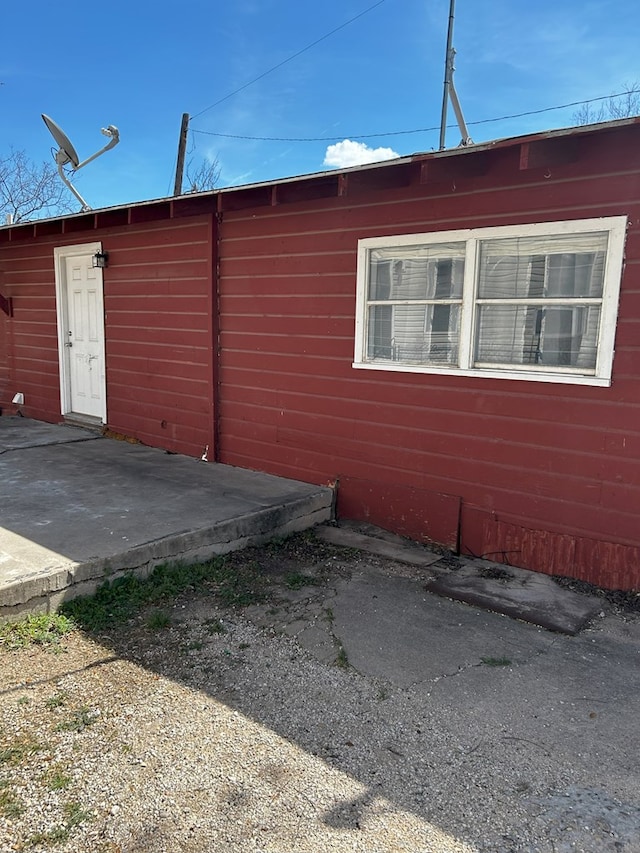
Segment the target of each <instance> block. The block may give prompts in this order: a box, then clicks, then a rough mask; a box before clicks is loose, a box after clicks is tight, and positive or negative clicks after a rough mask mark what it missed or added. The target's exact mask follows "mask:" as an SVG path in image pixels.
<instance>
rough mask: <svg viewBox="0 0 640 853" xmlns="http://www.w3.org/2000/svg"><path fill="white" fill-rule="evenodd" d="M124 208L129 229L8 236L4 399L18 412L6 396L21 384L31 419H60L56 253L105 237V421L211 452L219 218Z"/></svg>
mask: <svg viewBox="0 0 640 853" xmlns="http://www.w3.org/2000/svg"><path fill="white" fill-rule="evenodd" d="M133 211H134V212H135V211H137V209H135V208H134V209H133ZM167 211H168V207H167ZM124 213H125V214H127V212H126V211H125V212H124ZM162 213H163V212H162V211H160V214H162ZM116 215H120V216H121V215H122V212H120V211H118V212H116V213H114V214H112V216H116ZM135 215H137V216H140V212H139V211H137V213H134V216H135ZM158 215H159V214H158ZM105 216H106V215H105ZM128 216H129V221H128V223H127V224H126V226H125V227H123V226H118V227H103V228H99V229H95V228H87V229H86V230H74V231H73V233H71V234H64V233H59V234H53V235H48V236H46V237H44V238H42V239H37V238H36V239H33V238H32V237H29V231H28V230H26V229H25V231H24V232H22V233H24V236H25V239H23V240H19V239H12V241H11V242H10V243H4V244H0V257H1V258H2V265H3V268H4V270H5V275H4V285H3V287H4V292H5V295H6V296H12V297H13V308H14V316H13V317H12V318H11V319H10V320H9V321H8V322H7V321H3V320H0V323H3V325H4V327H5V329H10V332H11V335H12V339H11V340H12V342H13V343H12V345H11V347H10V353H9V356H8V357H7V356H5V359H4V364H3V361H2V353H3V349H2V348H0V381H1V379H2V376H3V372H4V375H5V376H6V377H7V379H6V380H5V384H6V391H5V392H4V398H2V399H0V405H2V406H3V409H4V408H5V406H7V408H6V411H7V412H10V411H12V410H13V409H12V407H9V405H8V404H9V401H10V399H11V397H12V396H13V394H14V393H15V392H16V391H22V392H23V393H24V395H25V406H24V408H23V412H24V414H25V415H26V416H27V417H32V418H36V419H40V420H45V421H50V422H53V423H56V422H59V421H61V420H62V417H61V414H60V391H59V371H58V341H57V326H56V300H55V270H54V259H53V250H54V247H55V246H62V245H65V244H82V243H89V242H93V241H96V240H101V241H102V244H103V248H104V249H105V250H106V251H108V253H109V266H108V268H107V269H105V270H104V304H105V323H106V341H105V348H106V371H107V425H108V427H109V429H110V430H111V432H112V433H114V434H118V435H121V436H126V437H128V438H132V439H135V440H138V441H141V442H142V443H144V444H149V445H154V446H157V447H163V448H165V449H167V450H170V451H174V452H177V453H185V454H188V455H191V456H200V455H202V453H203V452H204V449H205V447H206V446H207V445H209V446H210V447H211V452H213V447H212V444H213V439H212V436H213V411H212V400H213V367H212V346H211V342H212V339H213V338H212V336H213V331H212V324H213V310H212V304H213V299H212V251H213V239H212V221H213V218H212V216H211V215H206V216H200V217H189V218H184V219H179V220H171V219H169V218H168V217H165V216H164V215H162V217H161V219H160V220H159V221H143V222H135V221H134V222H131V221H130V217H131V214H130V213H129V214H128ZM146 216H149V213H148V212H147V213H146ZM83 221H86V223H87V225H95V221H94V220H93V215H88V216H87V217H86V218H85V220H79V221H77V220H68V223H70V227H71V226H75V229H77V228H78V225H82V223H83ZM107 221H108V220H107ZM37 227H38V226H36V228H37ZM20 233H21V232H18V234H20ZM36 234H37V231H36ZM0 331H2V326H0ZM8 339H9V338H8V336H7V338H5V340H8ZM0 388H2V386H1V385H0Z"/></svg>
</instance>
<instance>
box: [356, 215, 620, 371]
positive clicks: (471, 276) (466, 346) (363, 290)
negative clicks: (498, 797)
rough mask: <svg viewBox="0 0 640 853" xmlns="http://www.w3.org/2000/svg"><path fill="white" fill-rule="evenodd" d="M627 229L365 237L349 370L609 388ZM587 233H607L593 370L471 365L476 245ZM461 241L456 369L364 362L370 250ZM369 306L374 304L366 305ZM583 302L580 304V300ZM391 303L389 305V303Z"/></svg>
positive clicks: (588, 226) (592, 223)
mask: <svg viewBox="0 0 640 853" xmlns="http://www.w3.org/2000/svg"><path fill="white" fill-rule="evenodd" d="M626 230H627V217H626V216H609V217H602V218H597V219H577V220H568V221H563V222H542V223H534V224H526V225H507V226H496V227H489V228H472V229H463V230H457V231H434V232H429V233H426V234H403V235H394V236H390V237H368V238H365V239H362V240H359V241H358V268H357V279H356V281H357V290H356V327H355V355H354V361H353V365H352V366H353V367H354V368H357V369H365V370H386V371H390V370H391V371H396V372H399V373H430V374H441V375H454V376H482V377H485V378H490V379H520V380H524V381H529V382H559V383H567V384H573V385H600V386H609V385H611V373H612V369H613V356H614V343H615V333H616V323H617V316H618V299H619V295H620V282H621V279H622V270H623V263H624V243H625V237H626ZM590 232H592V233H593V232H607V234H608V242H607V253H606V259H605V267H604V284H603V293H602V300H601V303H600V304H601V315H600V324H599V330H598V341H597V358H596V366H595V370H587V369H585V370H584V371H580V370H578V369H576V368H570V369H565V368H563V367H546V368H542V369H541V368H536V370H535V371H534V370H531V369H527V365H523V366H522V368H519V367H518V366H517V365H509V366H508V367H504V368H503V367H495V366H491V367H487V366H475V365H474V364H473V358H474V353H473V350H474V340H475V330H476V325H475V324H476V321H477V315H478V312H477V310H476V309H477V306H478V305H479V304H481V303H479V302H478V299H477V288H478V277H479V244H480V241H484V240H492V239H500V238H504V239H508V238H514V237H553V236H557V235H564V236H571V235H576V236H578V235H580V234H585V233H590ZM454 242H464V243H465V244H466V254H465V271H464V285H463V295H462V309H461V310H462V314H461V318H460V340H459V354H458V364H457V365H451V366H449V365H446V364H426V363H422V364H415V363H407V362H401V361H393V360H391V359H389V360H383V359H380V358H377V359H376V360H375V361H374V360H368V358H367V350H368V341H367V335H368V322H367V317H368V307H369V299H368V294H369V274H370V253H371V251H372V250H373V249H381V248H393V247H396V246H407V247H414V246H421V245H424V246H430V245H435V244H438V243H454ZM371 301H372V302H375V300H371ZM582 301H584V300H582ZM390 304H393V301H390Z"/></svg>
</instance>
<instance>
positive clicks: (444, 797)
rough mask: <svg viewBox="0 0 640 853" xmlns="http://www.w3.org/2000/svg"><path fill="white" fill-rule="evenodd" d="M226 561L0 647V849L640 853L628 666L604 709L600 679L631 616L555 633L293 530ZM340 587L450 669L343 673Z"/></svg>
mask: <svg viewBox="0 0 640 853" xmlns="http://www.w3.org/2000/svg"><path fill="white" fill-rule="evenodd" d="M228 566H229V568H230V569H231V570H232V571H231V572H230V574H229V577H233V578H239V580H238V582H235V581H234V582H233V583H228V582H227V581H220V580H218V581H215V582H209V583H201V584H200V585H199V586H198V588H197V589H193V590H186V591H184V592H182V593H180V594H178V595H176V596H174V597H172V598H169V599H165V600H161V601H158V602H155V603H153V604H151V605H145V606H144V607H143V608H142V609H141V610H139V611H138V612H137V613H136V614H135V615H134V616H132V618H130V619H129V620H128V621H126V622H124V623H118V624H113V625H106V626H104V627H101V628H100V629H93V630H85V631H74V632H73V633H71V634H70V635H68V636H67V637H64V638H63V639H62V640H61V642H60V646H59V647H57V648H54V649H52V648H45V647H38V646H29V647H26V648H22V649H15V650H9V649H7V648H4V649H3V648H0V851H2V853H9V851H23V850H24V851H26V850H35V851H45V850H46V851H49V850H58V851H63V853H68V852H69V851H86V850H91V851H94V853H125V851H126V853H134V851H140V853H142V851H146V853H160V851H167V853H170V852H171V853H175V851H185V853H187V851H189V853H191V851H194V853H199V851H203V853H204V851H210V850H221V851H233V852H234V853H235V851H243V853H244V851H255V853H261V851H262V853H293V851H296V853H297V851H301V853H304V851H314V853H315V851H319V850H322V851H340V853H342V851H344V853H351V851H362V853H364V851H366V853H376V852H377V851H380V853H382V852H383V851H384V853H386V851H388V853H392V852H393V853H395V851H411V853H480V851H483V853H484V851H493V853H565V851H566V853H569V851H574V853H575V851H581V853H596V851H597V853H601V851H602V852H603V853H606V851H624V852H625V853H637V851H640V840H639V839H640V801H639V797H638V791H639V790H640V777H639V775H638V774H639V768H638V761H637V748H636V746H635V726H636V724H637V713H636V711H637V710H638V709H637V704H638V701H637V699H638V694H637V691H636V692H635V693H634V689H633V684H636V685H637V683H638V677H637V676H638V670H637V669H636V670H635V671H630V672H629V674H628V680H629V681H630V682H631V683H630V684H629V690H628V691H626V692H625V693H624V695H623V694H622V692H620V691H618V688H617V686H616V685H617V684H618V682H617V681H616V680H615V678H616V673H615V672H614V670H615V663H614V661H615V660H618V661H621V660H622V652H624V654H626V655H630V656H631V657H630V659H631V660H635V662H636V664H637V662H638V657H637V654H638V648H640V631H639V628H640V622H639V620H638V616H637V614H635V613H630V612H625V611H624V610H623V609H621V607H620V606H618V607H615V606H614V604H613V603H612V602H611V601H609V600H607V599H606V598H605V597H603V608H604V609H603V613H602V619H601V620H600V622H599V623H598V624H597V625H594V626H593V627H592V628H589V629H588V630H587V631H586V632H583V634H582V635H581V636H580V637H578V638H567V637H559V636H557V635H553V634H550V633H549V632H544V631H541V630H540V629H537V628H533V627H532V626H527V625H523V624H522V623H515V622H513V621H512V620H508V619H504V618H503V617H497V616H495V614H482V613H477V612H476V611H473V610H472V609H471V608H469V607H467V606H466V605H462V604H457V603H454V602H449V601H443V600H439V599H436V600H434V599H433V597H431V596H426V595H424V594H422V593H421V592H420V591H421V589H422V586H421V580H422V577H423V572H422V570H420V569H418V568H415V567H411V566H407V565H404V564H402V563H396V562H394V561H391V560H387V559H382V558H379V557H376V556H375V555H372V554H364V553H362V552H359V551H356V550H353V549H344V548H336V547H333V546H331V545H327V544H325V543H322V542H320V541H318V540H316V539H314V538H313V537H312V536H310V535H301V536H297V537H293V538H292V539H291V540H288V541H287V542H285V543H275V544H274V545H272V546H265V547H263V548H260V549H252V550H248V551H245V552H241V553H238V554H235V555H232V556H230V557H229V558H228ZM354 579H355V580H357V581H358V582H359V583H361V584H364V585H365V586H361V587H358V589H369V588H370V585H371V582H372V581H371V579H378V581H379V582H380V583H387V582H393V583H395V584H397V585H398V588H399V589H400V590H406V591H407V593H408V594H410V595H412V596H417V597H419V601H420V603H422V602H423V601H424V606H425V607H428V608H431V609H430V610H429V611H428V612H429V613H430V614H432V615H431V617H430V618H432V620H433V623H434V631H435V633H434V634H433V637H436V638H437V637H438V636H440V637H442V636H444V635H445V633H444V632H445V629H446V630H456V626H459V628H460V629H461V630H463V631H464V633H465V636H466V637H467V638H470V642H471V646H470V648H471V650H472V651H471V652H470V654H471V657H470V658H469V660H468V662H467V663H465V664H464V665H456V666H455V667H453V669H452V670H451V671H449V672H447V671H442V672H441V673H440V672H439V671H438V674H433V673H432V674H429V676H428V677H425V678H424V679H422V680H421V681H419V682H413V683H409V682H408V681H407V680H406V679H405V680H403V679H402V678H400V677H399V675H398V677H397V678H396V677H394V675H393V673H392V676H391V677H383V676H372V675H371V674H369V673H363V672H361V671H359V669H358V667H357V666H356V665H354V660H352V659H350V649H349V647H348V645H347V646H346V645H345V643H344V642H343V639H344V637H343V634H342V631H341V628H340V625H341V622H340V619H341V618H342V619H344V618H345V617H344V615H343V616H342V617H341V615H340V609H339V606H338V605H339V597H338V591H339V590H340V589H344V588H345V585H346V584H349V583H352V582H354ZM366 584H369V586H366ZM373 595H374V597H375V592H374V593H373ZM425 612H426V611H425ZM347 618H348V617H347ZM469 626H471V627H469ZM400 627H401V626H400V625H399V626H398V628H399V629H400ZM488 632H493V633H488ZM489 635H490V636H491V637H492V638H493V639H492V640H491V643H492V644H493V645H489V640H488V639H487V637H488V636H489ZM398 636H401V634H400V633H399V634H398ZM498 637H499V638H500V642H501V643H502V645H501V646H500V647H498V645H497V640H496V638H498ZM429 643H437V640H429V641H428V642H427V643H426V644H425V646H424V648H423V649H422V650H419V651H421V653H422V654H423V655H424V656H425V657H428V656H429V655H430V654H432V655H433V656H434V657H436V656H437V655H445V654H449V650H447V649H439V648H437V647H436V645H433V646H432V651H431V650H430V648H429V647H428V644H429ZM474 645H475V646H476V647H477V650H476V652H475V655H476V658H477V659H474V658H473V654H474V652H473V646H474ZM408 651H409V650H407V653H408ZM400 652H401V650H400ZM491 652H495V653H494V654H491ZM381 653H382V652H381ZM633 655H636V657H635V658H634V657H633ZM442 660H445V658H442ZM446 661H447V666H449V663H448V661H449V658H448V657H447V658H446ZM429 672H430V673H431V670H429ZM398 673H400V667H399V668H398ZM434 673H435V670H434ZM568 673H569V675H568ZM604 673H608V675H607V678H608V680H609V684H610V690H611V691H613V693H612V695H611V696H609V697H607V696H606V693H602V692H600V689H599V687H598V685H599V683H600V681H604V677H605V676H604V675H603V674H604ZM616 691H618V692H616ZM634 696H635V698H634ZM525 718H526V721H527V722H526V726H525V724H524V721H525ZM634 721H635V722H634Z"/></svg>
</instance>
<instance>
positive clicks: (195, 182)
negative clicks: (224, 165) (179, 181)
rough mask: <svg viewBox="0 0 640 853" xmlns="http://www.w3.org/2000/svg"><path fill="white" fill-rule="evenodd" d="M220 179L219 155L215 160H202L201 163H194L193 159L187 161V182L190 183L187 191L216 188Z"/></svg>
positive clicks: (202, 190)
mask: <svg viewBox="0 0 640 853" xmlns="http://www.w3.org/2000/svg"><path fill="white" fill-rule="evenodd" d="M219 179H220V164H219V163H218V158H217V157H216V159H215V160H213V161H211V160H206V159H204V160H201V161H200V163H199V164H194V162H193V159H191V160H189V162H188V163H187V182H188V184H189V189H188V190H187V192H190V193H198V192H204V191H205V190H212V189H215V186H216V184H217V182H218V181H219Z"/></svg>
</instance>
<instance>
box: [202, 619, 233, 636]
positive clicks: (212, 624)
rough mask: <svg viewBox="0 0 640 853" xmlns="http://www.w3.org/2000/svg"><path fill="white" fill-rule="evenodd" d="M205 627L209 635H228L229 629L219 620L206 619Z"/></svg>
mask: <svg viewBox="0 0 640 853" xmlns="http://www.w3.org/2000/svg"><path fill="white" fill-rule="evenodd" d="M204 626H205V628H206V631H207V634H226V633H227V629H226V628H225V627H224V625H223V624H222V622H221V621H220V620H219V619H205V620H204Z"/></svg>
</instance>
